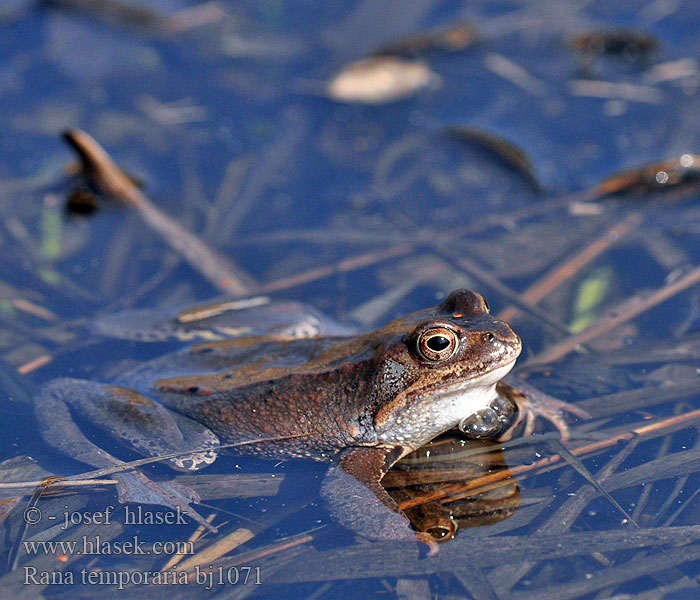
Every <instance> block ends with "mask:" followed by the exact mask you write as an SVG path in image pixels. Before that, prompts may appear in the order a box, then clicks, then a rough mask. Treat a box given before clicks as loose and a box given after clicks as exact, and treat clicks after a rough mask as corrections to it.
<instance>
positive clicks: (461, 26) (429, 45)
mask: <svg viewBox="0 0 700 600" xmlns="http://www.w3.org/2000/svg"><path fill="white" fill-rule="evenodd" d="M479 37H480V36H479V32H478V31H477V29H476V27H474V26H473V25H470V24H468V23H455V24H454V25H451V26H449V27H444V28H440V29H432V30H429V31H426V32H423V33H418V34H415V35H411V36H408V37H404V38H400V39H398V40H395V41H393V42H389V43H388V44H386V45H384V46H380V47H379V49H378V50H377V51H376V52H375V53H374V54H375V56H387V55H405V54H419V53H425V52H435V51H442V52H459V51H461V50H466V49H467V48H468V47H469V46H472V45H473V44H474V43H475V42H476V41H477V40H478V39H479Z"/></svg>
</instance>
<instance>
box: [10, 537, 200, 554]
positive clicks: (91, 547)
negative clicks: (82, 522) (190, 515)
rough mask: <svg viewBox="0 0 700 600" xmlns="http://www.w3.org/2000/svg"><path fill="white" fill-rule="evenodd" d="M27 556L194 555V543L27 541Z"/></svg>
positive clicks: (25, 547) (135, 538) (92, 539)
mask: <svg viewBox="0 0 700 600" xmlns="http://www.w3.org/2000/svg"><path fill="white" fill-rule="evenodd" d="M22 544H23V545H24V551H25V553H26V554H50V555H54V556H55V555H60V554H65V555H66V556H74V555H76V554H80V555H85V556H92V555H106V554H132V555H148V554H154V555H160V554H164V555H171V554H194V542H189V541H175V542H173V541H165V542H162V541H155V542H152V543H151V545H150V546H149V547H147V546H146V542H145V541H144V540H139V539H138V536H133V537H132V538H131V539H129V540H103V539H101V538H100V536H99V535H97V536H95V537H94V538H91V539H89V538H88V537H87V536H83V537H82V538H81V539H80V540H50V541H46V540H25V541H23V542H22Z"/></svg>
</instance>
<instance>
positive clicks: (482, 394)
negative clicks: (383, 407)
mask: <svg viewBox="0 0 700 600" xmlns="http://www.w3.org/2000/svg"><path fill="white" fill-rule="evenodd" d="M514 363H515V358H514V359H513V360H512V361H510V362H509V363H506V364H505V365H502V366H500V367H498V368H496V369H494V370H493V371H489V372H488V373H484V374H483V375H477V376H475V377H472V378H470V379H462V380H460V381H458V382H455V383H448V384H444V385H439V386H432V387H430V388H427V389H424V390H421V391H420V392H417V393H415V394H414V395H413V396H412V397H410V398H404V399H403V402H402V403H401V408H398V407H396V408H395V409H394V411H393V414H385V415H378V417H379V416H381V417H382V419H377V420H376V421H375V426H376V428H377V437H378V438H379V439H380V440H381V441H382V442H386V443H391V444H399V445H402V446H407V447H410V448H419V447H420V446H422V445H424V444H426V443H427V442H429V441H430V440H432V439H433V438H434V437H436V436H438V435H440V434H441V433H443V432H445V431H447V430H448V429H450V428H452V427H456V426H457V425H458V424H459V423H460V422H461V421H462V420H463V419H465V418H466V417H468V416H469V415H471V414H473V413H475V412H476V411H478V410H481V409H483V408H486V407H488V406H489V404H490V403H491V401H492V400H493V399H494V398H495V397H496V384H497V383H498V382H499V381H500V380H501V379H503V377H505V376H506V375H507V374H508V372H509V371H510V370H511V369H512V368H513V365H514ZM392 417H393V418H392Z"/></svg>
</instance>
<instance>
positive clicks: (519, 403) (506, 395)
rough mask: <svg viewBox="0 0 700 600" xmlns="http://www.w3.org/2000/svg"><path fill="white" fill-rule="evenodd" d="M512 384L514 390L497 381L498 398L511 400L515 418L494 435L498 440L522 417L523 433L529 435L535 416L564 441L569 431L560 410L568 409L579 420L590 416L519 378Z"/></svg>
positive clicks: (505, 435) (505, 439)
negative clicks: (499, 432) (505, 427)
mask: <svg viewBox="0 0 700 600" xmlns="http://www.w3.org/2000/svg"><path fill="white" fill-rule="evenodd" d="M516 385H517V389H516V388H515V387H513V386H511V385H508V384H507V383H505V382H503V381H500V382H499V383H498V385H497V386H496V392H497V393H498V395H499V398H500V399H501V400H502V401H505V402H511V403H512V404H513V406H515V407H516V408H517V416H516V418H515V419H514V420H513V422H512V423H511V424H510V427H508V429H507V430H506V431H504V432H503V433H502V434H501V435H500V436H499V437H498V439H499V440H500V441H507V440H509V439H510V438H511V436H512V435H513V431H514V429H515V428H516V427H517V426H518V425H520V423H522V422H523V420H524V421H525V430H524V432H523V435H524V436H528V435H531V434H532V432H533V431H534V429H535V419H536V418H537V417H542V418H544V419H547V420H548V421H550V422H551V423H552V424H553V425H554V426H555V427H556V428H557V429H558V430H559V434H560V435H561V439H562V440H564V441H566V440H568V439H569V437H570V432H569V426H568V424H567V423H566V420H565V419H564V415H563V413H564V412H569V413H571V414H574V415H576V416H577V417H581V418H582V419H589V418H590V415H589V414H588V413H587V412H586V411H585V410H583V409H581V408H579V407H577V406H574V405H573V404H569V403H568V402H564V401H562V400H558V399H557V398H554V397H553V396H550V395H549V394H545V393H544V392H541V391H540V390H538V389H537V388H535V387H534V386H532V385H530V384H528V383H526V382H524V381H522V380H520V379H518V380H517V383H516ZM523 392H525V393H523ZM526 394H527V395H526Z"/></svg>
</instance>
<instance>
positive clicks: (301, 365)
mask: <svg viewBox="0 0 700 600" xmlns="http://www.w3.org/2000/svg"><path fill="white" fill-rule="evenodd" d="M268 310H269V309H268ZM302 329H304V328H302ZM306 333H307V334H308V331H306ZM248 334H249V335H243V336H237V337H231V338H227V339H221V340H219V339H215V340H209V341H205V342H200V343H197V344H194V345H191V346H188V347H186V348H183V349H181V350H178V351H175V352H173V353H169V354H166V355H164V356H162V357H160V358H156V359H154V360H152V361H148V362H146V363H144V364H142V365H138V366H136V367H135V368H132V369H128V370H127V371H126V372H124V373H122V374H120V375H118V376H116V377H115V378H114V379H113V380H112V381H110V382H107V383H101V382H95V381H90V380H84V379H74V378H60V379H55V380H53V381H50V382H48V383H47V384H44V386H43V387H42V388H40V390H39V392H38V394H37V397H36V401H35V403H34V405H35V414H36V417H37V421H38V423H39V428H40V432H41V435H42V437H43V439H44V440H45V441H46V442H47V443H48V444H49V445H51V446H53V447H54V448H55V449H56V450H58V451H59V452H61V453H63V454H67V455H70V456H71V457H72V458H74V459H76V460H78V461H80V462H83V463H86V464H89V465H91V466H94V467H96V468H105V467H107V468H109V467H115V466H119V465H121V464H123V463H122V461H121V460H120V459H119V458H117V457H116V456H114V455H112V454H111V453H109V452H108V451H107V450H106V449H104V448H101V447H99V446H97V445H96V444H95V443H93V442H92V441H91V440H90V439H89V438H88V437H87V435H86V433H84V432H83V431H82V429H81V422H85V421H88V422H89V423H90V426H91V427H96V428H98V429H101V430H105V431H107V432H108V433H109V434H110V435H111V436H113V437H114V438H115V440H117V441H119V442H121V443H122V444H123V445H125V446H127V447H128V448H130V449H131V450H132V451H135V452H137V453H139V454H142V455H144V456H161V455H170V454H173V453H179V454H178V455H176V456H171V457H170V458H169V459H167V462H168V464H169V466H170V467H172V468H174V469H176V470H180V471H186V472H187V471H190V472H191V471H198V470H200V469H202V468H204V467H206V466H208V465H210V464H212V463H213V462H214V461H215V460H216V459H217V457H218V456H219V454H220V452H221V448H220V446H221V445H222V444H223V445H237V447H236V449H235V451H236V452H241V453H250V454H255V455H257V456H260V457H262V458H271V459H288V458H305V459H313V460H317V461H325V462H327V463H329V468H328V471H327V474H326V475H325V478H324V481H323V483H322V484H321V494H322V496H323V497H324V498H325V499H326V501H327V504H328V507H329V509H330V512H331V514H332V515H333V517H335V518H337V519H339V520H340V521H341V522H342V523H343V525H345V526H346V527H348V528H349V529H350V530H352V531H353V532H355V533H357V534H360V535H364V536H366V537H369V538H372V539H377V538H381V539H410V538H413V539H415V537H414V534H413V532H412V531H411V530H410V527H409V524H408V520H407V519H406V517H405V515H404V514H403V512H402V511H401V509H400V508H399V506H398V504H397V503H396V501H395V500H394V499H393V498H392V497H391V496H390V495H389V494H388V493H387V492H386V490H385V489H384V488H383V487H382V485H381V480H382V477H383V476H384V474H385V473H386V472H387V471H388V470H389V469H390V468H391V467H392V466H393V465H394V464H395V463H396V462H397V461H399V460H400V459H401V458H402V457H404V456H406V455H407V454H409V453H411V452H413V451H415V450H416V449H418V448H420V447H421V446H423V445H425V444H426V443H428V442H429V441H430V440H432V439H434V438H435V437H436V436H438V435H440V434H442V433H443V432H445V431H447V430H449V429H451V428H454V427H456V426H460V429H461V430H462V431H463V432H464V434H465V435H467V436H469V437H473V438H484V437H494V436H496V435H498V433H499V432H500V431H501V430H502V429H503V428H504V427H505V426H506V425H507V423H508V421H509V420H510V417H511V415H512V414H513V412H514V411H515V409H516V408H517V407H515V406H513V405H512V403H509V402H507V401H504V399H503V398H502V397H501V396H500V395H499V394H498V391H497V387H498V386H499V385H502V384H500V382H501V380H502V379H503V378H504V377H505V376H506V374H507V373H508V372H509V371H511V369H512V368H513V366H514V364H515V361H516V359H517V358H518V356H519V354H520V352H521V349H522V343H521V340H520V338H519V336H518V335H517V334H516V333H515V332H514V331H513V329H512V328H511V327H510V325H508V324H507V323H506V322H504V321H502V320H499V319H497V318H495V317H494V316H493V315H491V313H490V309H489V305H488V303H487V302H486V299H485V298H484V296H482V295H481V294H479V293H478V292H474V291H471V290H467V289H459V290H455V291H454V292H452V293H451V294H449V295H448V296H447V297H446V298H445V299H444V300H443V301H442V302H441V303H440V304H439V305H437V306H435V307H432V308H427V309H424V310H419V311H417V312H413V313H410V314H408V315H405V316H403V317H399V318H397V319H394V320H393V321H391V322H389V323H388V324H387V325H385V326H383V327H381V328H379V329H376V330H374V331H370V332H367V333H360V334H355V335H349V334H347V333H343V332H338V331H335V332H333V333H331V334H328V335H325V334H322V333H319V334H315V333H313V332H312V335H303V336H294V335H281V336H275V335H264V334H263V335H255V331H254V330H253V331H251V332H248ZM111 477H113V478H115V479H116V480H117V492H118V496H119V500H120V501H121V502H141V503H152V504H162V505H165V506H171V507H180V508H183V510H185V512H187V514H188V515H189V516H190V517H192V518H193V519H194V520H195V521H198V522H200V523H202V524H205V526H207V527H209V528H213V526H212V525H210V524H209V523H206V522H205V521H204V520H203V519H202V517H201V516H200V515H199V514H198V513H197V512H196V510H194V509H193V508H192V507H190V503H193V502H194V503H196V502H197V501H198V498H197V496H196V494H195V493H194V492H192V490H190V489H187V488H184V487H183V486H179V485H178V484H176V483H173V482H159V483H157V484H156V483H155V482H153V481H151V480H150V479H148V478H147V477H146V476H145V475H144V474H143V473H141V472H140V471H137V470H136V471H125V472H118V473H115V474H114V475H111ZM188 509H189V510H188ZM419 537H420V536H419Z"/></svg>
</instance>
